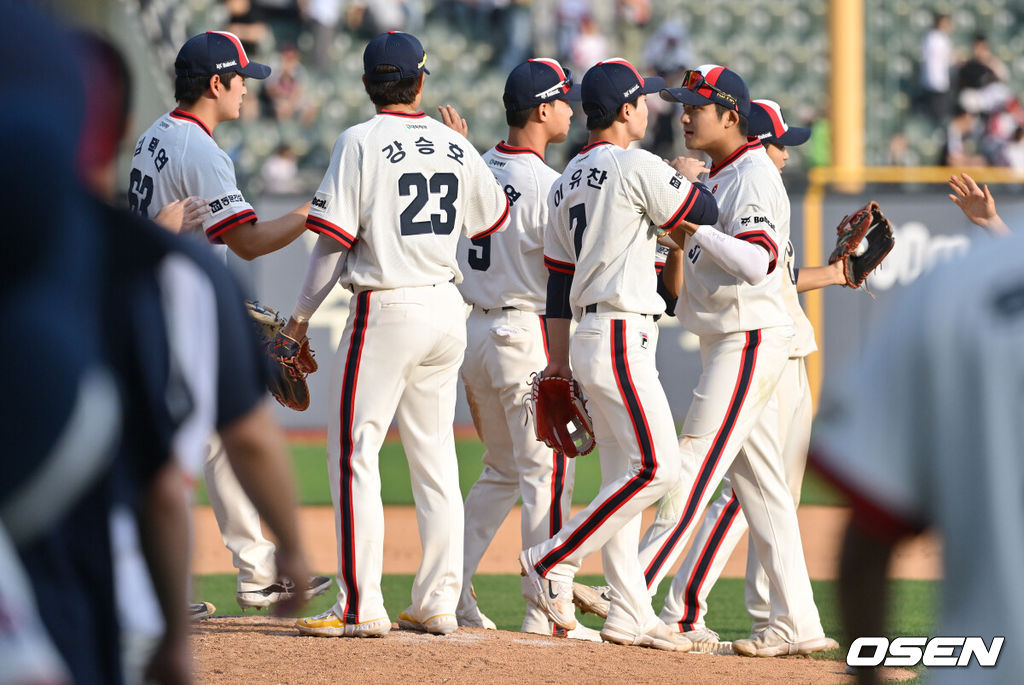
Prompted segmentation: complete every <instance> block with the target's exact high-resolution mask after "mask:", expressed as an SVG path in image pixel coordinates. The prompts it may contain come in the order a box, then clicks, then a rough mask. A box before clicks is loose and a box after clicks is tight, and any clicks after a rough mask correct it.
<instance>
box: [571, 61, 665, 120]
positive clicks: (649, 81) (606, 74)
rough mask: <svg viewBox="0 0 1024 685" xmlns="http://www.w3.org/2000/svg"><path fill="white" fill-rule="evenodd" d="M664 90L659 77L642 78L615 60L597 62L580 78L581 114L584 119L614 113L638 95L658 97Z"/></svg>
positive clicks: (626, 63) (622, 62)
mask: <svg viewBox="0 0 1024 685" xmlns="http://www.w3.org/2000/svg"><path fill="white" fill-rule="evenodd" d="M664 87H665V80H664V79H663V78H660V77H658V76H649V77H647V78H644V77H643V76H641V75H640V72H638V71H637V70H636V67H634V66H633V65H632V64H630V63H629V62H628V61H626V60H624V59H622V58H621V57H616V58H614V59H606V60H605V61H603V62H598V63H597V64H595V65H594V66H592V67H590V69H587V73H586V74H584V75H583V83H581V84H580V91H581V95H582V98H583V111H584V112H586V114H587V116H598V117H599V116H603V115H605V114H608V113H609V112H617V111H618V109H619V107H621V106H622V105H624V104H626V103H627V102H632V101H633V100H635V99H636V98H637V96H639V95H650V94H651V93H657V92H658V91H660V90H661V89H662V88H664Z"/></svg>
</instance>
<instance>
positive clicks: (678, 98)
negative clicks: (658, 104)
mask: <svg viewBox="0 0 1024 685" xmlns="http://www.w3.org/2000/svg"><path fill="white" fill-rule="evenodd" d="M660 92H661V99H662V100H668V101H669V102H681V103H683V104H684V105H694V106H697V107H700V106H701V105H710V104H711V103H712V102H714V101H713V100H712V99H711V98H707V97H704V96H703V95H701V94H700V93H695V92H693V91H692V90H690V89H689V88H662V89H661V91H660Z"/></svg>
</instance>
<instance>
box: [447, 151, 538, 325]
mask: <svg viewBox="0 0 1024 685" xmlns="http://www.w3.org/2000/svg"><path fill="white" fill-rule="evenodd" d="M483 159H484V162H486V163H487V166H488V167H489V168H490V170H491V172H492V173H493V174H494V177H495V178H496V179H497V181H498V184H499V185H500V186H501V187H502V189H503V190H504V191H505V194H506V195H507V196H508V199H509V204H510V210H509V225H508V228H507V229H506V230H504V231H502V232H500V233H495V234H494V235H491V236H488V237H486V238H480V239H478V240H472V241H469V240H466V241H463V243H462V244H461V245H460V246H459V267H460V269H461V270H462V275H463V281H462V285H461V286H460V287H459V290H460V291H461V292H462V296H463V297H464V298H465V299H466V301H467V302H470V303H472V304H474V305H477V306H479V307H482V308H484V309H496V308H501V307H515V308H517V309H519V310H522V311H527V312H539V313H543V312H544V305H545V291H546V287H547V269H545V268H544V228H545V226H546V225H547V222H548V216H549V212H548V203H547V200H548V192H549V191H550V190H551V186H552V184H553V183H554V182H555V180H556V179H557V178H558V172H556V171H555V170H554V169H552V168H551V167H549V166H548V165H547V164H545V162H544V159H543V158H542V157H541V156H540V155H539V154H537V153H536V152H535V151H533V150H531V149H529V148H524V147H516V146H512V145H508V144H507V143H505V142H501V143H498V144H497V145H495V146H494V147H493V148H491V149H490V150H488V151H487V152H485V153H484V155H483Z"/></svg>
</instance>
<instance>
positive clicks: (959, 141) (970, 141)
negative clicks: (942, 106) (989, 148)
mask: <svg viewBox="0 0 1024 685" xmlns="http://www.w3.org/2000/svg"><path fill="white" fill-rule="evenodd" d="M940 163H941V164H943V165H944V166H955V167H961V166H986V165H987V162H986V160H985V156H984V155H982V154H981V136H980V134H979V131H978V118H977V117H976V116H975V115H974V114H972V113H970V112H968V111H967V110H965V109H964V108H963V107H957V108H956V109H955V110H954V111H953V119H952V121H950V122H949V124H948V125H947V126H946V144H945V145H944V146H943V147H942V158H941V160H940Z"/></svg>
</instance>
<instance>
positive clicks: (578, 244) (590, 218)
mask: <svg viewBox="0 0 1024 685" xmlns="http://www.w3.org/2000/svg"><path fill="white" fill-rule="evenodd" d="M652 165H660V166H661V167H663V169H662V171H663V173H664V174H665V175H666V176H667V178H666V182H665V190H666V191H669V190H670V189H671V188H672V186H670V185H669V183H670V181H669V179H671V178H677V176H676V175H675V174H674V172H673V171H672V170H671V168H670V167H668V165H666V164H665V163H664V162H663V161H662V160H660V159H658V158H657V157H655V156H654V155H652V154H650V153H649V152H646V151H645V150H625V149H623V148H620V147H618V146H616V145H613V144H611V143H608V142H598V143H595V144H592V145H588V146H587V147H585V148H583V150H582V151H581V152H580V153H579V154H578V155H577V156H576V157H574V158H573V159H572V160H570V161H569V163H568V165H567V166H566V168H565V171H564V172H563V173H562V175H561V176H560V177H559V178H558V180H557V181H556V182H555V184H554V186H553V187H552V189H551V195H550V197H549V200H548V202H549V204H550V205H551V211H552V219H551V231H552V233H553V236H552V237H553V238H554V239H557V240H559V241H560V242H561V243H562V246H563V247H564V248H565V252H569V251H571V252H572V254H573V255H575V259H576V261H575V267H574V275H573V282H572V290H571V292H570V296H569V299H570V302H571V304H572V306H573V308H574V312H575V314H576V316H577V318H578V317H579V316H580V311H579V310H580V309H582V308H584V307H587V306H589V305H592V304H603V305H607V306H608V307H610V308H611V309H615V310H619V311H624V312H635V313H638V314H654V315H657V314H661V313H662V312H664V311H665V303H664V301H663V300H662V299H661V296H660V295H658V292H657V272H656V271H655V269H654V268H652V267H653V265H654V263H655V254H656V251H657V237H658V230H657V228H656V227H655V226H654V225H653V224H652V221H651V218H650V217H649V215H648V208H647V206H646V204H647V203H648V202H651V201H653V200H654V198H651V197H650V194H649V192H648V190H647V188H645V187H643V185H642V184H640V183H639V182H638V178H640V177H643V176H648V175H649V174H647V173H646V171H647V170H648V169H650V168H656V167H652ZM678 178H679V179H681V181H680V182H679V185H678V186H676V187H675V188H676V189H679V188H682V189H683V192H682V196H685V195H686V191H687V190H688V189H689V187H690V184H689V182H687V181H686V180H685V179H682V177H681V176H679V177H678ZM667 194H668V195H673V193H672V192H669V193H667ZM676 204H678V200H674V201H673V206H675V205H676ZM545 253H546V254H548V255H549V256H550V254H551V252H550V251H549V250H546V252H545Z"/></svg>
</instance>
